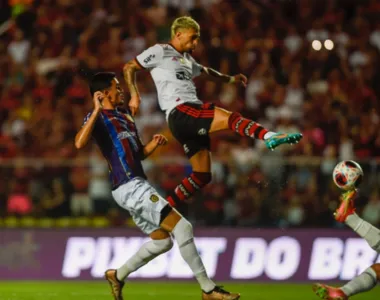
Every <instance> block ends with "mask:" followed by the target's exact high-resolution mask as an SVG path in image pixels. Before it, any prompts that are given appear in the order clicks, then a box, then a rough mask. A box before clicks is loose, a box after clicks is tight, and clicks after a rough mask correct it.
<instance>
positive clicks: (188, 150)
mask: <svg viewBox="0 0 380 300" xmlns="http://www.w3.org/2000/svg"><path fill="white" fill-rule="evenodd" d="M183 150H184V151H185V153H189V152H190V149H189V147H188V146H187V145H186V144H184V145H183Z"/></svg>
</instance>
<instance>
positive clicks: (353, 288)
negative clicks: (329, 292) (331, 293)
mask: <svg viewBox="0 0 380 300" xmlns="http://www.w3.org/2000/svg"><path fill="white" fill-rule="evenodd" d="M376 284H377V275H376V272H375V270H374V269H372V268H368V269H367V270H365V271H364V272H363V273H362V274H360V275H358V276H356V277H355V278H354V279H352V280H351V281H350V282H348V283H347V284H346V285H344V286H343V287H341V290H342V291H343V293H345V294H346V295H347V296H348V297H350V296H353V295H356V294H359V293H362V292H366V291H369V290H371V289H373V288H374V287H375V286H376Z"/></svg>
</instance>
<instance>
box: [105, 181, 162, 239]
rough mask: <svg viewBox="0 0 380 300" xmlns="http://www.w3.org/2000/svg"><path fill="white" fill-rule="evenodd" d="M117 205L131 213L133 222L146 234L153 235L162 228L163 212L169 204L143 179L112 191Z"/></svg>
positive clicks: (129, 182)
mask: <svg viewBox="0 0 380 300" xmlns="http://www.w3.org/2000/svg"><path fill="white" fill-rule="evenodd" d="M112 196H113V198H114V199H115V201H116V203H117V204H119V205H120V206H121V207H122V208H124V209H126V210H128V211H129V213H130V214H131V216H132V218H133V221H134V222H135V224H136V225H137V227H139V228H140V229H141V230H142V231H143V232H144V233H146V234H151V233H152V232H153V231H155V230H157V229H159V228H160V221H161V211H162V209H163V208H164V207H165V206H166V205H169V203H168V202H167V201H166V200H165V199H164V198H162V197H161V196H160V195H159V194H158V192H157V191H156V189H155V188H154V187H152V186H151V185H150V184H149V182H148V181H146V180H145V179H143V178H141V177H136V178H133V179H132V180H131V181H128V182H127V183H125V184H123V185H121V186H119V187H118V188H117V189H116V190H114V191H112Z"/></svg>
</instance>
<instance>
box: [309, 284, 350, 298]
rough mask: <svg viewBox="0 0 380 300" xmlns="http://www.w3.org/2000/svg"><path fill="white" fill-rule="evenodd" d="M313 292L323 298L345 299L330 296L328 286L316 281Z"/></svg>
mask: <svg viewBox="0 0 380 300" xmlns="http://www.w3.org/2000/svg"><path fill="white" fill-rule="evenodd" d="M312 289H313V292H314V293H315V294H316V295H317V296H318V297H319V298H321V299H323V300H345V299H344V298H343V297H335V298H331V297H330V296H329V291H328V290H327V288H325V287H323V286H322V285H321V284H319V283H316V284H313V286H312Z"/></svg>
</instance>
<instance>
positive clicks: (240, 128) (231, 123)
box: [228, 112, 268, 140]
mask: <svg viewBox="0 0 380 300" xmlns="http://www.w3.org/2000/svg"><path fill="white" fill-rule="evenodd" d="M228 127H229V128H230V129H231V130H233V131H235V132H237V133H238V134H239V135H241V136H249V137H251V138H259V139H260V140H263V139H264V135H265V134H266V133H267V132H268V130H267V129H265V128H264V127H263V126H261V125H260V124H259V123H256V122H254V121H252V120H249V119H246V118H243V116H242V115H241V114H239V113H237V112H234V113H232V114H231V115H230V118H229V119H228Z"/></svg>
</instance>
